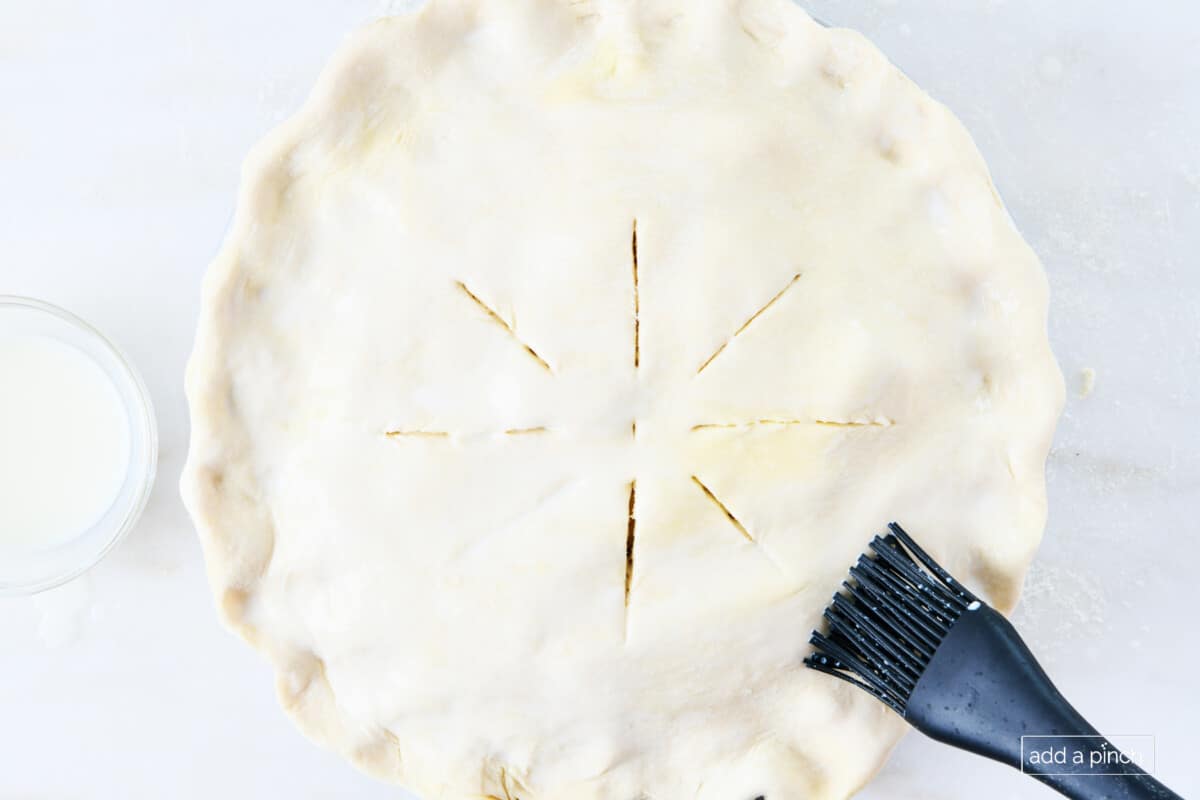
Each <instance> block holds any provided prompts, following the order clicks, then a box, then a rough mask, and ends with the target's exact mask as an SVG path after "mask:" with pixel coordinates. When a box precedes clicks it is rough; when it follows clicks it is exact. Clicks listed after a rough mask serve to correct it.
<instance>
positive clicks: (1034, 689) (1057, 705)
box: [904, 603, 1182, 800]
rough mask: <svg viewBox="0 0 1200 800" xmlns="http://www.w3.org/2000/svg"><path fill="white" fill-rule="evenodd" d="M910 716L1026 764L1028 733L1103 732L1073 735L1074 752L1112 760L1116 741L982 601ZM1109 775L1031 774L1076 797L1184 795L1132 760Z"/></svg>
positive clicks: (941, 655)
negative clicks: (1024, 748)
mask: <svg viewBox="0 0 1200 800" xmlns="http://www.w3.org/2000/svg"><path fill="white" fill-rule="evenodd" d="M904 718H905V719H906V720H908V722H909V723H911V724H912V726H913V727H915V728H916V729H917V730H919V731H921V732H922V733H924V734H926V735H927V736H930V737H932V738H934V739H937V740H938V741H940V742H945V743H946V744H950V745H953V746H955V747H958V748H960V749H963V750H969V751H971V752H972V753H978V754H979V755H981V756H987V757H988V758H991V759H994V760H996V761H1000V762H1003V763H1005V764H1008V765H1009V766H1011V767H1015V768H1017V769H1021V766H1022V759H1023V757H1024V756H1023V753H1022V748H1021V737H1022V736H1049V735H1053V736H1061V737H1095V738H1086V739H1082V738H1081V739H1075V740H1071V752H1072V753H1074V752H1080V751H1081V752H1083V753H1085V754H1086V755H1085V756H1084V758H1090V757H1091V753H1093V752H1097V753H1099V754H1100V756H1101V757H1103V756H1104V755H1105V754H1106V753H1107V754H1108V759H1109V760H1111V757H1112V754H1113V753H1116V752H1117V751H1116V748H1114V747H1113V746H1112V744H1111V743H1109V742H1108V741H1107V740H1105V739H1104V738H1102V737H1101V736H1100V735H1099V734H1098V733H1097V732H1096V729H1095V728H1093V727H1092V726H1091V725H1089V724H1088V722H1087V720H1085V719H1084V718H1083V717H1082V716H1080V715H1079V712H1078V711H1076V710H1075V709H1074V708H1072V707H1071V704H1070V703H1068V702H1067V700H1066V698H1065V697H1063V696H1062V695H1061V694H1059V692H1058V690H1057V689H1055V688H1054V684H1053V683H1051V682H1050V678H1049V677H1048V676H1047V675H1046V673H1045V672H1044V671H1043V670H1042V668H1041V666H1039V665H1038V663H1037V661H1036V660H1035V659H1034V657H1033V654H1032V653H1030V652H1029V648H1028V647H1026V646H1025V643H1024V642H1023V641H1021V637H1020V636H1019V635H1017V631H1016V629H1015V628H1013V626H1012V625H1010V624H1009V622H1008V620H1006V619H1005V618H1004V617H1003V616H1001V615H1000V614H999V613H998V612H996V611H995V610H993V609H991V608H989V607H988V606H986V605H984V604H982V603H980V604H978V605H977V606H975V607H973V608H971V609H968V610H967V611H966V612H964V613H963V614H962V616H960V617H959V618H958V621H957V622H955V623H954V625H953V627H951V629H950V632H949V633H947V634H946V638H945V639H943V640H942V642H941V644H940V645H938V648H937V652H936V653H935V654H934V656H933V658H932V660H931V661H930V662H929V665H928V666H927V667H926V668H925V672H924V673H923V674H922V675H921V679H920V680H919V681H918V682H917V685H916V688H915V689H913V692H912V695H911V696H910V697H909V699H908V703H907V706H906V708H905V711H904ZM1104 771H1105V772H1108V773H1117V774H1107V775H1098V774H1092V775H1086V774H1085V775H1078V774H1076V775H1036V774H1031V777H1034V778H1037V780H1039V781H1041V782H1042V783H1045V784H1047V785H1048V786H1051V787H1053V788H1054V789H1056V790H1058V791H1059V792H1060V793H1062V794H1064V795H1066V796H1067V797H1070V798H1074V800H1182V798H1180V797H1179V795H1177V794H1175V793H1174V792H1172V791H1171V790H1170V789H1168V788H1167V787H1166V786H1163V785H1162V784H1161V783H1159V782H1158V781H1156V780H1155V779H1154V778H1152V777H1150V776H1149V775H1143V774H1138V773H1141V772H1142V770H1141V769H1139V768H1138V767H1137V766H1136V765H1134V764H1131V763H1125V764H1119V763H1118V764H1110V765H1109V766H1107V767H1105V769H1104Z"/></svg>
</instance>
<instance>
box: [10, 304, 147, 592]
mask: <svg viewBox="0 0 1200 800" xmlns="http://www.w3.org/2000/svg"><path fill="white" fill-rule="evenodd" d="M6 333H15V334H19V335H34V336H45V337H49V338H52V339H56V340H58V341H60V342H63V343H64V344H68V345H71V346H73V347H75V348H76V349H78V350H81V351H82V352H83V353H85V354H86V355H88V356H89V357H90V358H91V359H92V360H93V361H95V362H96V364H97V365H99V367H100V368H101V369H102V370H104V372H105V374H106V375H107V376H108V378H109V380H111V381H112V384H113V386H114V387H115V388H116V390H117V393H118V394H119V395H120V397H121V402H122V404H123V405H124V407H125V412H126V413H127V414H128V415H129V435H130V459H129V469H128V471H127V472H126V474H125V481H124V483H123V484H122V485H121V489H120V492H118V494H117V496H116V498H115V499H114V500H113V503H112V505H111V506H109V508H108V510H107V511H106V512H105V513H104V515H103V516H101V517H100V518H99V519H98V520H96V522H95V523H94V524H93V525H92V527H90V528H88V529H87V530H85V531H83V532H82V533H80V534H79V535H78V536H76V537H75V538H73V539H71V540H69V541H67V542H64V543H62V544H59V545H56V546H52V547H48V548H46V549H43V550H35V551H30V552H22V553H20V554H19V555H17V556H16V557H5V558H0V596H12V595H22V594H34V593H35V592H41V591H44V590H46V589H51V588H53V587H55V586H59V585H60V584H63V583H66V582H67V581H69V580H71V579H72V578H76V577H78V576H79V575H82V574H83V573H84V572H86V571H88V570H89V569H91V568H92V567H94V566H95V565H96V564H98V563H99V562H100V560H101V559H102V558H104V556H105V555H107V554H108V553H109V552H110V551H111V550H112V549H113V548H114V547H115V546H116V545H117V542H119V541H121V539H122V538H123V537H124V536H125V534H127V533H129V531H130V530H131V529H132V528H133V526H134V525H135V524H137V521H138V518H139V517H140V516H141V514H142V510H143V509H144V508H145V507H146V501H147V500H148V499H149V497H150V489H151V487H153V486H154V474H155V471H156V470H157V468H158V428H157V426H156V424H155V420H154V407H153V406H152V405H151V403H150V395H149V393H148V392H147V391H146V386H145V384H144V383H142V379H141V377H140V376H139V375H138V373H137V371H136V370H135V369H134V368H133V366H132V365H130V363H129V361H128V359H126V358H125V356H124V355H122V354H121V351H120V350H118V349H117V347H116V346H115V345H114V344H113V343H112V342H110V341H109V340H108V339H106V338H105V337H104V335H103V334H101V333H100V332H99V331H98V330H96V329H95V328H93V327H92V326H91V325H89V324H87V323H86V322H84V321H83V320H81V319H80V318H79V317H76V316H75V315H74V314H71V313H70V312H68V311H64V310H63V309H61V308H58V307H57V306H52V305H50V304H49V303H44V302H42V301H40V300H34V299H31V298H28V297H14V296H11V295H0V335H4V334H6Z"/></svg>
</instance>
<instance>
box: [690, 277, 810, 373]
mask: <svg viewBox="0 0 1200 800" xmlns="http://www.w3.org/2000/svg"><path fill="white" fill-rule="evenodd" d="M798 280H800V273H796V274H795V275H794V276H792V279H791V280H790V281H788V283H787V286H784V287H783V288H782V289H780V290H779V292H778V293H776V295H775V296H774V297H772V298H771V299H770V300H768V301H767V302H766V304H765V305H763V306H762V307H761V308H759V309H758V311H755V312H754V313H753V314H751V315H750V319H748V320H746V321H745V322H743V323H742V327H740V328H738V329H737V330H736V331H734V332H733V336H730V337H729V338H728V339H726V340H725V341H724V342H723V343H722V344H721V346H720V347H718V348H717V350H716V352H715V353H713V354H712V355H711V356H709V357H708V358H707V359H705V361H704V363H703V364H701V365H700V368H699V369H697V370H696V374H697V375H699V374H700V373H701V372H704V370H705V369H707V368H708V365H709V364H711V363H712V362H713V361H715V360H716V358H717V356H719V355H721V353H723V352H725V348H726V347H728V346H729V344H730V343H731V342H732V341H733V340H734V339H736V338H737V337H738V336H740V335H741V334H742V332H743V331H745V330H746V328H749V327H750V324H751V323H753V322H754V320H756V319H758V318H759V317H761V316H762V315H763V314H764V313H766V311H767V309H768V308H770V307H771V306H773V305H775V303H776V302H777V301H778V300H779V298H781V297H783V296H784V295H785V294H787V290H788V289H791V288H792V287H793V286H795V285H796V281H798Z"/></svg>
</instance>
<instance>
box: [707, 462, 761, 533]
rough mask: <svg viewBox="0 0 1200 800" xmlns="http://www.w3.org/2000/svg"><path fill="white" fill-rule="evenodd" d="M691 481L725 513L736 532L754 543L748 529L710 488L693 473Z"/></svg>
mask: <svg viewBox="0 0 1200 800" xmlns="http://www.w3.org/2000/svg"><path fill="white" fill-rule="evenodd" d="M692 482H693V483H695V484H696V485H697V486H699V487H700V491H702V492H704V496H705V497H707V498H708V499H709V500H710V501H712V504H713V505H715V506H716V507H717V508H719V509H721V513H722V514H724V515H725V518H726V519H728V520H729V522H730V523H731V524H732V525H733V527H735V528H737V530H738V533H740V534H741V535H742V536H743V537H745V539H746V541H747V542H750V543H751V544H754V543H755V542H754V537H753V536H751V535H750V531H748V530H746V526H745V525H743V524H742V523H741V521H739V520H738V518H737V517H735V516H734V515H733V512H732V511H730V510H729V507H728V506H726V505H725V504H724V503H722V502H721V501H720V500H719V499H718V498H717V496H716V495H715V494H713V493H712V490H711V489H709V488H708V487H707V486H705V485H704V482H703V481H701V480H700V479H699V478H697V477H696V476H695V475H693V476H692Z"/></svg>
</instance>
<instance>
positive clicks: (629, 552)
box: [625, 480, 637, 641]
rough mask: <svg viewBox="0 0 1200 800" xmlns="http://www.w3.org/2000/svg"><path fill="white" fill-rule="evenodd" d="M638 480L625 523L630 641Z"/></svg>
mask: <svg viewBox="0 0 1200 800" xmlns="http://www.w3.org/2000/svg"><path fill="white" fill-rule="evenodd" d="M636 510H637V481H636V480H633V481H631V482H630V483H629V511H628V521H627V522H626V525H625V640H626V641H629V592H630V590H631V589H632V588H633V560H634V550H635V548H636V546H637V516H636Z"/></svg>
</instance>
